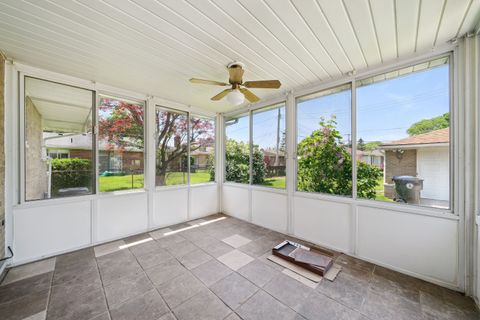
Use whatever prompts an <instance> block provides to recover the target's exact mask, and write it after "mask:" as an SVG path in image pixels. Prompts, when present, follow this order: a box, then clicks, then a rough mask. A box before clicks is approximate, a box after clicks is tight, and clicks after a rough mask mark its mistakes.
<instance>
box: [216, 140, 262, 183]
mask: <svg viewBox="0 0 480 320" xmlns="http://www.w3.org/2000/svg"><path fill="white" fill-rule="evenodd" d="M225 161H226V165H225V167H226V180H227V181H234V182H240V183H249V164H250V150H249V145H248V143H245V142H237V141H235V140H233V139H229V140H227V143H226V148H225ZM252 175H253V183H254V184H262V183H263V181H264V179H265V162H264V161H263V154H262V152H261V151H260V150H259V148H258V146H257V145H254V146H253V168H252ZM214 178H215V168H214V167H213V165H212V166H211V169H210V179H211V180H212V181H213V179H214Z"/></svg>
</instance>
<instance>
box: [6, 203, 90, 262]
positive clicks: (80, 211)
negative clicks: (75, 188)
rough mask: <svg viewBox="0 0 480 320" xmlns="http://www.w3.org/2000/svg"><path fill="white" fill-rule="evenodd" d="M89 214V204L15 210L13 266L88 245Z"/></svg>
mask: <svg viewBox="0 0 480 320" xmlns="http://www.w3.org/2000/svg"><path fill="white" fill-rule="evenodd" d="M90 211H91V205H90V201H82V202H71V203H61V204H58V203H57V204H52V205H42V206H35V207H29V208H24V209H14V212H13V217H14V224H13V226H14V231H13V232H14V246H13V248H14V250H15V256H14V259H13V263H22V262H26V261H30V260H34V259H40V258H41V257H43V256H47V255H53V254H55V253H59V252H63V251H67V250H72V249H75V248H78V247H81V246H85V245H88V244H89V243H90V220H91V219H90V217H91V215H90Z"/></svg>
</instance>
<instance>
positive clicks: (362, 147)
mask: <svg viewBox="0 0 480 320" xmlns="http://www.w3.org/2000/svg"><path fill="white" fill-rule="evenodd" d="M357 150H361V151H363V150H365V141H363V139H362V138H360V139H358V142H357Z"/></svg>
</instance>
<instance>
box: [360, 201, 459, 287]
mask: <svg viewBox="0 0 480 320" xmlns="http://www.w3.org/2000/svg"><path fill="white" fill-rule="evenodd" d="M457 230H458V221H457V220H451V219H444V218H439V217H433V216H425V215H416V214H411V213H403V212H396V211H393V210H387V209H376V208H367V207H358V235H357V239H358V242H357V245H358V255H359V256H360V257H364V258H366V259H369V260H371V261H377V262H379V263H381V264H384V265H389V266H393V267H395V268H396V269H399V270H404V271H408V272H410V273H415V274H418V275H422V276H424V277H428V278H432V279H435V280H438V281H441V282H444V283H448V284H450V285H456V284H457V271H458V270H457V269H458V267H457V266H458V233H457Z"/></svg>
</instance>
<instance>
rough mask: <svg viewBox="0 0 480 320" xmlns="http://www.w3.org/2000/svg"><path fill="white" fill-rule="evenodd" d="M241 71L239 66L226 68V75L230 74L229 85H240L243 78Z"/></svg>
mask: <svg viewBox="0 0 480 320" xmlns="http://www.w3.org/2000/svg"><path fill="white" fill-rule="evenodd" d="M243 72H244V71H243V69H242V67H240V66H232V67H230V68H228V73H229V74H230V79H229V80H228V81H229V82H230V83H232V84H233V83H242V78H243Z"/></svg>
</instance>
